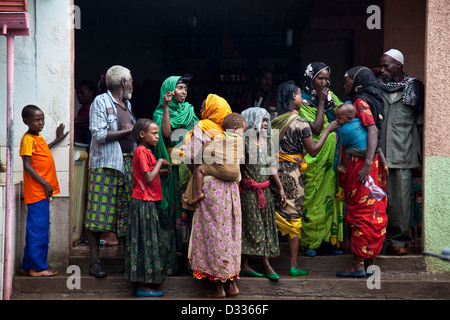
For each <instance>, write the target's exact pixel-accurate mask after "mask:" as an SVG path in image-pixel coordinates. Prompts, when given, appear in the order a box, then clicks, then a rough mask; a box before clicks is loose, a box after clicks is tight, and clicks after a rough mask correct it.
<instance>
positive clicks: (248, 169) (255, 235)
mask: <svg viewBox="0 0 450 320" xmlns="http://www.w3.org/2000/svg"><path fill="white" fill-rule="evenodd" d="M264 144H265V145H266V146H267V143H264ZM266 146H261V145H258V144H257V143H256V142H255V140H254V138H252V137H246V139H245V165H243V166H242V168H241V169H242V170H241V173H242V179H245V180H250V179H252V180H254V181H255V182H256V183H260V182H265V181H267V180H269V178H270V171H269V170H270V162H269V161H268V159H267V154H269V155H270V153H269V152H268V153H266V152H264V153H263V152H252V150H256V149H255V148H257V150H261V149H262V150H267V149H266ZM268 162H269V163H268ZM263 194H264V197H265V200H266V206H264V207H263V208H261V209H259V207H258V194H257V192H256V191H255V190H251V189H245V188H242V190H241V209H242V249H241V250H242V254H243V255H252V256H263V257H276V256H279V255H280V249H279V244H278V234H277V224H276V220H275V205H274V201H273V195H272V193H271V191H270V188H267V189H264V190H263Z"/></svg>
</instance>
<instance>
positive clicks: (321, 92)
mask: <svg viewBox="0 0 450 320" xmlns="http://www.w3.org/2000/svg"><path fill="white" fill-rule="evenodd" d="M317 98H318V99H319V102H325V101H327V98H328V88H327V87H324V86H321V87H320V89H318V91H317Z"/></svg>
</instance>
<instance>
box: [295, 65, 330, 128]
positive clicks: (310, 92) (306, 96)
mask: <svg viewBox="0 0 450 320" xmlns="http://www.w3.org/2000/svg"><path fill="white" fill-rule="evenodd" d="M323 70H328V73H329V74H331V68H330V67H329V66H327V65H326V64H325V63H323V62H312V63H310V64H309V65H308V66H307V67H306V70H305V73H304V74H303V76H304V85H303V86H304V91H303V92H302V98H303V103H304V104H305V105H307V106H310V107H314V108H317V107H318V106H319V100H318V98H317V92H316V90H315V89H314V84H313V83H314V79H315V78H316V77H317V75H318V74H319V73H321V72H322V71H323ZM327 87H330V79H329V78H328V84H327ZM335 108H336V99H335V95H334V93H333V92H332V91H328V97H327V101H325V105H324V112H325V115H326V116H327V118H328V121H329V122H332V121H334V120H336V116H335V114H334V109H335Z"/></svg>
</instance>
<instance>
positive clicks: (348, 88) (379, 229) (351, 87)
mask: <svg viewBox="0 0 450 320" xmlns="http://www.w3.org/2000/svg"><path fill="white" fill-rule="evenodd" d="M344 79H345V82H344V89H345V92H346V94H347V95H349V96H350V97H351V98H352V102H353V104H354V106H355V108H356V116H357V117H358V118H360V120H361V123H362V124H363V125H364V126H365V127H366V128H367V153H366V157H365V158H357V157H353V156H352V158H351V160H350V161H349V164H348V166H347V170H346V171H345V174H340V177H339V184H340V185H341V186H342V188H343V190H344V196H345V201H346V202H347V207H348V211H347V217H346V221H347V223H348V224H349V226H350V227H351V230H352V231H351V237H350V250H351V252H352V253H353V265H352V267H351V268H350V269H348V270H346V271H339V272H337V274H336V275H337V276H339V277H365V276H366V269H365V268H366V267H367V266H369V265H371V264H373V263H374V259H375V257H376V256H377V255H378V254H379V253H380V251H381V249H382V247H383V242H384V238H385V234H386V226H387V215H386V204H387V200H386V197H383V198H382V199H380V200H377V199H376V198H375V197H374V195H373V194H372V193H371V191H370V190H369V189H368V188H367V187H366V186H365V185H364V183H365V182H366V180H367V179H369V176H370V177H372V179H373V180H374V182H375V184H376V185H377V186H379V187H381V188H382V189H383V190H384V192H386V176H385V172H383V166H382V165H381V164H380V158H379V155H378V154H377V152H376V150H377V149H378V140H379V138H378V137H379V135H378V130H381V127H380V123H381V122H382V120H383V111H382V110H383V100H382V96H381V89H380V87H379V85H378V82H377V80H376V78H375V76H374V75H373V73H372V72H371V71H370V70H369V69H368V68H366V67H354V68H352V69H350V70H349V71H347V73H346V74H345V76H344ZM377 127H380V129H377ZM341 154H342V153H341Z"/></svg>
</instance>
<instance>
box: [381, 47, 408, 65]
mask: <svg viewBox="0 0 450 320" xmlns="http://www.w3.org/2000/svg"><path fill="white" fill-rule="evenodd" d="M384 54H385V55H388V56H389V57H391V58H393V59H395V60H397V61H398V62H400V63H401V64H405V59H404V58H403V53H401V52H400V51H399V50H397V49H391V50H389V51H386V52H385V53H384Z"/></svg>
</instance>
